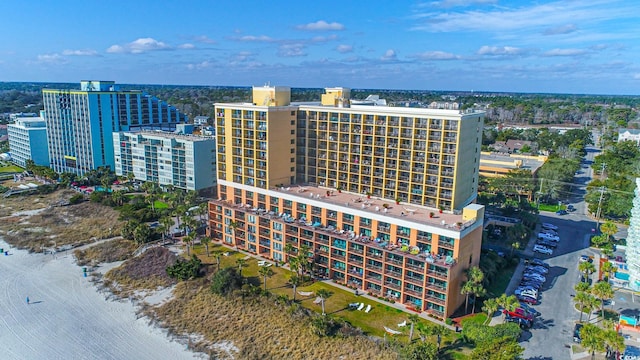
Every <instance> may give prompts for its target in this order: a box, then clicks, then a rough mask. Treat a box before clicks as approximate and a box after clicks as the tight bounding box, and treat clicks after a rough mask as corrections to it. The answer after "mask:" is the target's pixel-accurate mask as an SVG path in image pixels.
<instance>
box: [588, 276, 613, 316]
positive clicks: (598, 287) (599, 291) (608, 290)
mask: <svg viewBox="0 0 640 360" xmlns="http://www.w3.org/2000/svg"><path fill="white" fill-rule="evenodd" d="M591 293H592V294H593V296H595V298H596V299H598V300H600V311H601V312H602V318H603V319H604V301H605V300H608V299H611V298H612V297H613V294H614V291H613V288H612V287H611V284H609V283H608V282H607V281H600V282H598V283H596V284H595V285H594V286H593V289H591Z"/></svg>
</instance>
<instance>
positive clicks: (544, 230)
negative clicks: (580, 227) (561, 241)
mask: <svg viewBox="0 0 640 360" xmlns="http://www.w3.org/2000/svg"><path fill="white" fill-rule="evenodd" d="M540 232H541V233H544V234H549V235H555V236H558V232H557V231H555V230H551V229H540Z"/></svg>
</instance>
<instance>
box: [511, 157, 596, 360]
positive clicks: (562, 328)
mask: <svg viewBox="0 0 640 360" xmlns="http://www.w3.org/2000/svg"><path fill="white" fill-rule="evenodd" d="M587 151H588V152H587V156H586V157H585V161H584V162H583V164H586V165H588V166H590V164H591V163H592V162H593V158H594V156H596V155H597V150H596V149H595V148H587ZM591 177H592V170H591V168H584V167H583V168H581V169H580V171H579V173H578V174H577V175H576V178H575V183H576V184H578V188H577V189H573V198H572V199H571V203H572V204H573V205H574V206H575V207H576V211H574V212H572V213H569V214H568V215H564V216H560V215H556V214H555V213H549V212H541V213H540V222H547V223H552V224H554V225H557V226H558V227H559V229H558V235H559V236H560V239H561V241H560V243H559V245H558V248H557V249H556V250H555V251H554V253H553V255H551V256H547V255H540V254H536V257H539V258H541V259H544V260H546V261H547V262H548V263H549V265H550V269H549V273H548V274H547V282H546V283H545V284H544V286H543V287H542V292H541V302H540V305H538V306H536V309H537V310H538V311H539V312H540V313H541V314H542V315H541V316H540V317H539V318H538V319H537V321H536V323H535V324H534V326H533V328H532V329H531V330H530V331H527V332H525V333H524V334H523V337H522V342H521V345H522V346H523V347H524V348H525V351H524V356H523V357H524V359H531V360H534V359H535V360H543V359H545V360H547V359H568V358H569V347H570V346H571V344H572V335H573V326H574V323H575V322H576V321H578V320H579V318H580V313H579V312H578V311H576V310H575V308H574V305H573V296H574V295H575V291H574V289H573V288H574V286H575V284H576V283H577V282H578V280H579V276H580V273H579V271H578V258H579V257H580V255H581V254H588V253H589V251H590V250H588V247H589V236H590V234H591V231H592V229H594V228H595V226H596V224H595V222H594V220H593V219H592V218H591V217H589V216H588V211H587V206H586V204H585V203H584V201H583V199H584V192H585V188H584V185H586V184H587V183H588V182H589V181H590V180H591ZM534 236H535V235H534ZM533 242H534V240H532V243H533ZM532 247H533V245H532V244H531V243H530V244H529V246H528V247H527V249H526V250H525V254H527V255H529V254H531V252H530V251H531V248H532ZM516 276H520V274H516Z"/></svg>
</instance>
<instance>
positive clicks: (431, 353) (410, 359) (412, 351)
mask: <svg viewBox="0 0 640 360" xmlns="http://www.w3.org/2000/svg"><path fill="white" fill-rule="evenodd" d="M400 358H401V359H403V360H405V359H406V360H437V359H438V350H437V349H436V345H435V344H433V343H428V342H417V343H413V344H408V345H406V346H405V347H404V348H403V349H402V351H401V356H400Z"/></svg>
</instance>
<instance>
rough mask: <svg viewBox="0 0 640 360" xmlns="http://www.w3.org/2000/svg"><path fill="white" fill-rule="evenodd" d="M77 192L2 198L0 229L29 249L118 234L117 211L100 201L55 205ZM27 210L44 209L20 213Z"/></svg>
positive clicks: (85, 242)
mask: <svg viewBox="0 0 640 360" xmlns="http://www.w3.org/2000/svg"><path fill="white" fill-rule="evenodd" d="M75 194H77V193H76V192H73V191H66V190H63V191H57V192H54V193H52V194H48V195H31V196H16V197H10V198H1V200H0V213H1V214H4V215H5V217H4V218H2V221H1V222H0V231H2V236H3V238H4V239H5V241H7V242H8V243H10V244H12V245H14V246H16V247H19V248H23V249H27V250H29V251H41V250H42V248H43V247H52V246H53V245H54V244H55V245H56V246H58V247H60V246H63V245H74V246H76V245H81V244H87V243H90V242H92V241H94V240H96V239H104V238H109V237H112V236H114V235H117V234H118V233H119V231H120V228H121V226H122V224H121V221H119V220H118V212H117V211H115V210H113V209H111V208H109V207H107V206H102V205H99V204H94V203H91V202H83V203H80V204H77V205H69V206H56V205H58V204H60V203H62V202H65V201H68V199H69V198H70V197H71V196H73V195H75ZM25 210H41V211H39V212H37V213H36V214H33V215H24V214H23V215H20V214H17V215H16V213H17V212H20V211H25Z"/></svg>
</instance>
